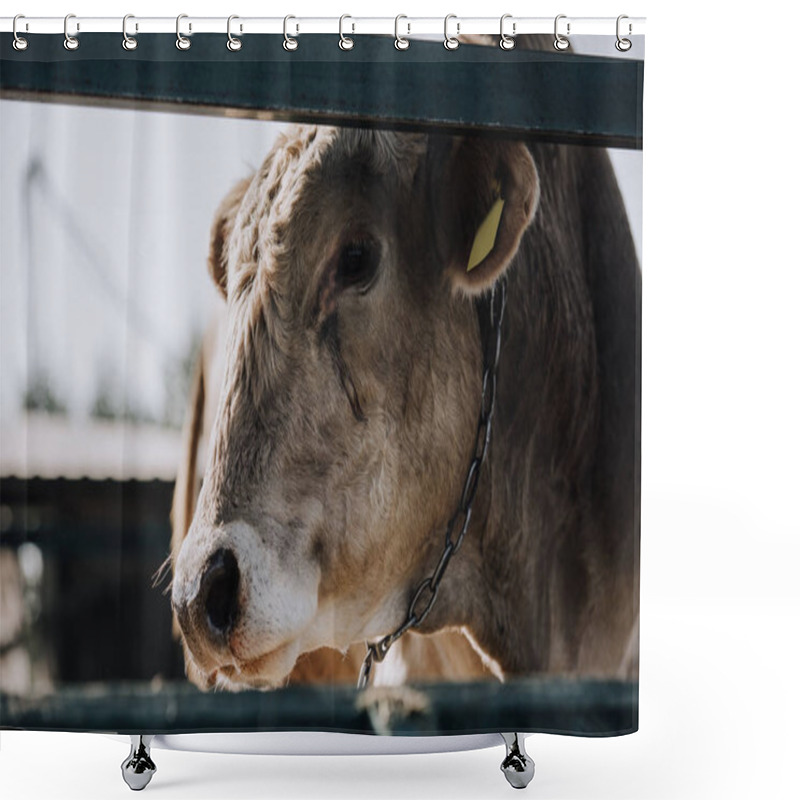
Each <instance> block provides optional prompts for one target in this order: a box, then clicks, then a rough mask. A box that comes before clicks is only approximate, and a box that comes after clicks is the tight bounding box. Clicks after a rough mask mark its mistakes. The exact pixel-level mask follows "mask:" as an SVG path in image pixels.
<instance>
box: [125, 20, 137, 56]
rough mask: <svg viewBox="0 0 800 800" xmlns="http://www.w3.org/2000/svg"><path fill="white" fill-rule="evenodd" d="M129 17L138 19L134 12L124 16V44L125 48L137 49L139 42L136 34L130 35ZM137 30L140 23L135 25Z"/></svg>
mask: <svg viewBox="0 0 800 800" xmlns="http://www.w3.org/2000/svg"><path fill="white" fill-rule="evenodd" d="M129 19H136V17H134V16H133V14H126V15H125V16H124V17H123V18H122V46H123V48H124V49H125V50H135V49H136V48H137V47H138V46H139V42H137V41H136V37H135V36H128V20H129ZM135 30H139V26H138V24H137V25H136V26H135Z"/></svg>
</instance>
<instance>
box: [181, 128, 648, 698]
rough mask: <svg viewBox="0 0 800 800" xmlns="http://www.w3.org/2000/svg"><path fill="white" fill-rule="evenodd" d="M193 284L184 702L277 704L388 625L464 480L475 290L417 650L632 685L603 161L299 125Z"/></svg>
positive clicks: (626, 517) (622, 389)
mask: <svg viewBox="0 0 800 800" xmlns="http://www.w3.org/2000/svg"><path fill="white" fill-rule="evenodd" d="M498 208H499V209H500V214H499V217H498V215H497V213H496V212H497V209H498ZM493 215H494V216H493ZM492 219H493V220H494V222H492ZM487 224H489V227H490V228H491V229H492V230H490V232H489V234H488V235H487V234H486V225H487ZM476 235H477V238H478V239H481V242H480V244H481V247H478V248H477V251H478V253H479V255H478V257H477V259H476V255H475V253H476ZM210 269H211V273H212V276H213V278H214V280H215V281H216V283H217V285H218V286H219V288H220V290H221V292H222V293H223V295H224V296H225V298H226V302H227V309H228V325H227V332H226V340H225V365H224V374H223V378H222V389H221V398H220V402H219V405H218V408H217V412H216V417H215V421H214V424H213V430H212V433H211V437H210V439H211V442H210V448H209V454H208V459H207V465H206V469H205V475H204V480H203V485H202V490H201V492H200V495H199V497H198V500H197V508H196V510H195V512H194V515H193V520H192V523H191V526H190V528H189V531H188V534H187V535H186V538H185V539H184V540H183V542H182V545H181V546H180V551H179V553H178V556H177V558H176V559H175V562H174V580H173V588H172V603H173V607H174V609H175V612H176V615H177V618H178V620H179V623H180V627H181V631H182V633H183V636H184V640H185V643H186V653H187V659H188V660H189V662H190V664H189V667H190V670H191V672H193V674H194V675H195V679H196V680H197V681H198V682H199V683H200V684H201V685H205V686H208V687H211V686H224V687H238V686H259V687H268V686H274V685H277V684H280V683H282V682H283V681H284V680H285V679H286V677H287V676H288V675H289V674H290V673H291V671H292V669H293V668H294V666H295V664H296V663H297V661H298V658H299V657H300V656H301V654H304V653H309V652H312V651H315V650H317V649H318V648H321V647H330V648H335V649H338V650H343V651H344V650H346V649H347V648H348V647H349V646H350V645H351V644H352V643H354V642H363V641H364V640H371V639H376V638H379V637H381V636H383V635H385V634H387V633H388V632H390V631H392V630H394V629H395V628H396V627H397V626H398V625H399V624H400V623H401V622H402V621H403V619H405V617H406V613H407V611H408V606H409V603H410V601H411V598H412V597H413V595H414V593H415V591H416V589H417V587H418V586H419V584H420V582H421V581H422V580H423V579H424V578H425V577H426V576H428V575H430V573H431V571H432V570H433V568H434V566H435V565H436V563H437V561H438V559H439V556H440V553H441V550H442V546H443V538H442V532H443V530H444V527H445V525H446V523H447V521H448V519H450V518H451V517H452V515H453V513H454V510H455V509H456V508H457V506H458V504H459V498H460V496H461V493H462V490H463V486H464V482H465V475H466V473H467V469H468V467H469V464H470V461H471V459H472V455H473V449H474V446H475V432H476V424H477V420H478V418H479V412H480V408H481V404H482V397H483V392H482V370H483V343H482V335H481V325H480V322H479V313H478V308H479V305H480V302H481V301H480V298H481V297H482V296H484V295H485V294H486V293H487V292H488V291H490V290H491V287H492V286H493V285H495V284H496V283H497V282H498V281H499V280H505V281H507V287H508V288H507V296H508V304H507V310H506V317H505V321H504V324H503V329H502V337H503V347H502V351H501V354H500V359H499V371H498V378H497V391H496V402H495V407H494V421H493V432H492V440H491V445H490V448H489V453H488V459H487V461H486V462H485V463H484V465H483V469H482V472H481V476H480V480H479V483H478V486H477V493H476V496H475V501H474V504H473V506H472V511H471V527H470V529H469V531H468V535H467V537H466V538H465V540H464V543H463V546H462V547H461V549H460V550H459V552H458V554H457V555H456V556H455V557H454V558H453V559H452V561H451V563H450V566H449V568H448V571H447V573H446V575H445V576H444V578H443V580H442V583H441V587H440V590H439V595H438V600H437V602H436V604H435V605H434V606H433V607H432V609H431V611H430V613H429V614H428V615H427V617H426V618H425V620H424V622H423V624H422V625H421V626H420V627H419V630H420V631H421V632H422V633H433V632H437V631H443V630H449V629H453V628H462V629H464V630H465V631H466V632H467V633H468V634H469V636H470V639H471V640H472V641H473V642H474V643H475V646H476V647H477V648H478V649H479V650H480V651H481V652H482V653H483V654H484V655H485V656H486V657H487V658H489V659H491V660H492V661H493V662H494V663H496V664H497V665H498V667H499V669H500V670H501V671H502V672H503V673H505V674H511V675H513V674H531V673H542V672H546V673H579V674H583V675H587V674H591V675H605V676H608V675H618V674H620V673H621V672H623V673H626V674H630V673H631V672H632V671H633V670H634V669H635V664H634V663H633V660H632V656H633V654H635V652H636V647H635V646H632V645H631V642H632V641H633V642H634V643H635V637H636V623H637V619H638V430H639V427H638V413H639V412H638V386H639V372H638V363H639V362H638V353H639V307H640V303H639V297H640V275H639V269H638V265H637V262H636V257H635V252H634V248H633V244H632V241H631V237H630V232H629V229H628V224H627V219H626V215H625V211H624V207H623V205H622V201H621V198H620V195H619V191H618V189H617V185H616V181H615V178H614V175H613V171H612V169H611V166H610V163H609V160H608V157H607V154H606V153H605V152H604V151H602V150H598V149H594V148H578V147H567V146H557V145H545V144H537V145H534V146H532V147H530V148H529V147H526V146H525V145H524V144H521V143H518V142H511V141H507V140H500V139H491V138H469V137H467V138H456V137H438V136H427V135H417V134H399V133H389V132H379V131H374V130H359V129H335V128H323V127H307V126H301V127H297V128H294V129H293V130H292V132H291V133H288V134H286V135H284V136H283V137H281V139H280V140H279V141H278V143H277V144H276V145H275V147H274V148H273V150H272V152H271V153H270V154H269V156H268V157H267V159H266V161H265V162H264V164H263V166H262V167H261V169H260V170H259V171H258V172H257V173H256V174H255V175H254V176H253V177H252V178H250V179H247V180H245V181H242V182H241V183H239V184H238V185H237V186H236V187H235V188H234V189H233V190H232V191H231V193H230V194H229V195H228V197H227V198H226V199H225V201H224V202H223V204H222V207H221V208H220V211H219V213H218V217H217V220H216V222H215V225H214V231H213V235H212V245H211V256H210Z"/></svg>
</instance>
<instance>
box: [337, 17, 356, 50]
mask: <svg viewBox="0 0 800 800" xmlns="http://www.w3.org/2000/svg"><path fill="white" fill-rule="evenodd" d="M346 19H353V18H352V17H351V16H350V15H349V14H342V16H341V17H339V47H340V48H341V49H342V50H352V49H353V46H354V45H355V42H354V41H353V40H352V39H351V38H350V37H349V36H345V35H344V31H343V30H342V29H343V27H344V21H345V20H346ZM352 28H353V31H355V29H356V26H355V25H352Z"/></svg>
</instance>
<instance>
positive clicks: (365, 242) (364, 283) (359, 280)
mask: <svg viewBox="0 0 800 800" xmlns="http://www.w3.org/2000/svg"><path fill="white" fill-rule="evenodd" d="M380 260H381V247H380V245H379V244H378V242H376V241H375V240H374V239H371V238H368V237H365V238H362V239H355V240H353V241H352V242H348V243H347V244H346V245H345V246H344V247H343V248H342V249H341V251H340V253H339V263H338V264H337V266H336V282H337V284H338V285H339V286H340V287H341V288H343V289H346V288H348V287H350V286H358V287H359V288H361V289H362V291H366V290H367V289H368V288H369V287H370V285H371V283H372V279H373V278H374V277H375V273H376V272H377V270H378V264H379V263H380Z"/></svg>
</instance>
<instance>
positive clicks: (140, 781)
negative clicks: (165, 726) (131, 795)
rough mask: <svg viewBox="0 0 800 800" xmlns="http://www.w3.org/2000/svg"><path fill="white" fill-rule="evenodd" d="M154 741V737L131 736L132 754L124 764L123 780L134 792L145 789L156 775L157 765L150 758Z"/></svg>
mask: <svg viewBox="0 0 800 800" xmlns="http://www.w3.org/2000/svg"><path fill="white" fill-rule="evenodd" d="M152 741H153V737H152V736H140V735H139V734H131V752H130V753H129V755H128V757H127V758H126V759H125V760H124V761H123V762H122V778H123V780H124V781H125V783H127V784H128V786H130V787H131V789H133V791H134V792H138V791H141V790H142V789H144V787H145V786H147V784H148V783H150V779H151V778H152V777H153V775H154V774H155V771H156V765H155V764H154V763H153V759H152V758H150V742H152Z"/></svg>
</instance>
